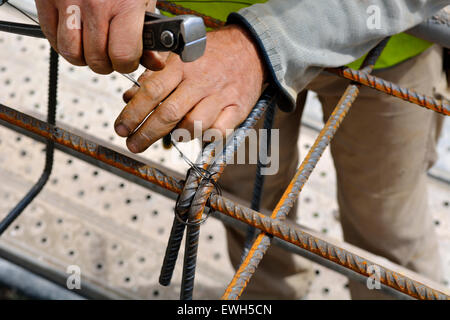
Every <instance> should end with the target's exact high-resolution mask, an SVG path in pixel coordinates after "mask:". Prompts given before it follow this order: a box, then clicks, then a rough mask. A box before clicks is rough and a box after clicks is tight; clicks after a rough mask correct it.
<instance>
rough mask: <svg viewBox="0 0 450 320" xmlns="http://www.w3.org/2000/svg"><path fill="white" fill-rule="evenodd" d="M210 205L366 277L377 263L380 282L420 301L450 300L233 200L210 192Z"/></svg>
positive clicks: (437, 292) (447, 296)
mask: <svg viewBox="0 0 450 320" xmlns="http://www.w3.org/2000/svg"><path fill="white" fill-rule="evenodd" d="M209 204H210V207H211V208H212V209H214V210H216V211H218V212H221V213H223V214H226V215H227V216H230V217H232V218H235V219H237V220H239V221H241V222H244V223H246V224H248V225H251V226H253V227H255V228H257V229H259V230H261V231H262V232H264V233H267V234H270V235H272V236H275V237H277V238H279V239H282V240H285V241H287V242H290V243H292V244H294V245H296V246H298V247H300V248H303V249H305V250H307V251H309V252H312V253H314V254H316V255H319V256H321V257H322V258H325V259H327V260H330V261H332V262H334V263H336V264H338V265H341V266H343V267H345V268H348V269H351V270H353V271H355V272H357V273H359V274H361V275H364V276H365V277H370V276H373V273H371V272H370V270H371V269H372V268H370V269H369V267H370V266H376V267H377V268H379V270H380V279H379V280H380V282H381V283H382V284H384V285H386V286H388V287H391V288H393V289H395V290H397V291H400V292H402V293H405V294H407V295H409V296H411V297H414V298H416V299H421V300H428V299H430V300H450V296H449V295H447V294H446V293H443V292H440V291H438V290H436V289H433V288H430V287H429V286H427V285H425V284H423V283H420V282H418V281H416V280H413V279H410V278H409V277H407V276H404V275H402V274H400V273H398V272H395V271H392V270H390V269H387V268H385V267H383V266H381V265H379V264H377V263H374V262H372V261H370V260H367V259H365V258H363V257H361V256H359V255H356V254H353V253H351V252H349V251H348V250H345V249H342V248H340V247H337V246H335V245H333V244H331V243H329V242H327V241H324V240H322V239H320V238H317V237H315V236H313V235H311V234H309V233H307V232H304V231H302V230H300V229H299V228H298V227H295V226H293V225H292V224H289V223H286V222H283V221H280V220H277V219H272V218H270V217H267V216H265V215H263V214H262V213H259V212H256V211H253V210H251V209H250V208H247V207H244V206H241V205H239V204H236V203H234V202H233V201H231V200H229V199H226V198H225V197H221V196H219V195H216V194H212V195H211V197H210V199H209Z"/></svg>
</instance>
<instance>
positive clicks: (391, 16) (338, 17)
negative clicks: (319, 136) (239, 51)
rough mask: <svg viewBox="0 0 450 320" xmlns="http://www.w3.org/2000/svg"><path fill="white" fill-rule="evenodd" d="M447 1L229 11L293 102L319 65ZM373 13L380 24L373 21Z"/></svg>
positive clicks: (333, 2) (272, 1)
mask: <svg viewBox="0 0 450 320" xmlns="http://www.w3.org/2000/svg"><path fill="white" fill-rule="evenodd" d="M449 4H450V0H269V1H268V2H266V3H263V4H255V5H253V6H251V7H248V8H245V9H242V10H240V11H239V12H238V13H234V14H231V15H230V17H229V19H228V20H229V22H231V23H241V24H244V25H245V26H246V27H247V28H248V29H249V30H250V31H251V32H252V33H253V35H254V36H255V39H256V40H257V42H258V44H259V46H260V49H261V52H262V54H263V56H264V58H265V59H266V62H267V64H268V65H269V69H270V73H271V74H272V78H273V80H274V81H275V83H276V84H278V85H279V86H280V87H281V88H282V89H283V91H284V97H285V98H288V100H290V104H291V106H290V107H288V108H286V109H292V106H293V105H292V103H293V101H294V99H295V97H296V95H297V93H298V92H300V91H301V90H303V89H304V88H305V86H306V85H307V84H308V83H309V82H310V81H311V80H313V79H314V78H315V77H316V76H317V75H318V74H319V73H320V72H321V70H322V69H323V68H325V67H338V66H342V65H346V64H349V63H351V62H353V61H355V60H356V59H358V58H360V57H361V56H363V55H364V54H365V53H367V52H368V51H369V50H370V49H372V48H373V47H374V46H376V45H377V43H378V42H380V41H381V40H382V39H383V38H385V37H387V36H390V35H393V34H397V33H400V32H403V31H405V30H407V29H409V28H411V27H413V26H415V25H417V24H419V23H421V22H422V21H424V20H425V19H427V18H428V17H430V16H431V15H433V14H434V13H436V12H437V11H439V10H440V9H442V8H444V7H445V6H446V5H449ZM377 13H379V18H380V19H379V20H378V22H379V24H378V25H377V23H376V22H377Z"/></svg>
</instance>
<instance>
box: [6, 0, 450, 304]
mask: <svg viewBox="0 0 450 320" xmlns="http://www.w3.org/2000/svg"><path fill="white" fill-rule="evenodd" d="M158 7H159V8H160V9H162V10H165V11H168V12H171V13H173V14H196V15H200V16H202V17H203V18H204V19H205V22H206V25H207V26H208V27H211V28H217V27H221V26H223V25H224V23H223V22H222V21H220V20H216V19H213V18H211V17H206V16H204V15H201V14H199V13H197V12H195V11H192V10H188V9H185V8H182V7H180V6H177V5H174V4H173V3H169V2H166V1H158ZM380 47H382V46H378V47H377V49H376V50H375V51H374V52H372V53H371V54H369V56H368V59H367V60H366V62H365V65H364V66H365V68H363V69H362V70H360V71H355V70H352V69H349V68H344V67H343V68H335V69H327V70H326V71H329V72H332V73H335V74H337V75H338V76H341V77H344V78H346V79H349V80H352V81H353V83H352V84H351V85H350V86H349V87H348V88H347V90H346V92H345V93H344V96H343V97H342V99H341V101H340V102H339V104H338V106H337V107H336V109H335V111H334V113H333V114H332V116H331V117H330V119H329V121H328V122H327V124H326V125H325V127H324V128H323V130H322V132H321V134H320V135H319V137H318V139H317V140H316V143H315V144H314V146H313V147H312V148H311V149H310V151H309V153H308V155H307V157H306V158H305V160H304V161H303V163H302V165H301V166H300V168H299V170H298V171H297V173H296V175H295V176H294V178H293V180H292V182H291V184H290V185H289V186H288V188H287V189H286V191H285V194H284V195H283V197H282V198H281V199H280V201H279V203H278V205H277V207H276V209H275V210H274V211H273V213H272V216H271V217H266V216H264V215H263V214H261V213H259V212H257V211H254V210H251V209H249V208H247V207H244V206H241V205H239V204H237V203H234V202H232V201H231V200H229V199H226V198H225V197H222V196H221V195H219V194H217V193H215V192H213V190H214V183H212V181H211V180H206V183H202V177H201V176H198V175H195V174H192V173H191V171H190V172H189V173H188V177H187V180H186V183H185V182H184V181H180V180H178V179H176V178H173V177H171V176H169V175H166V174H165V173H164V172H162V171H161V170H158V169H156V168H152V167H150V166H147V165H145V164H144V163H142V162H139V161H136V160H134V159H131V158H129V157H127V156H125V155H123V154H120V153H118V152H116V151H113V150H111V149H108V148H106V147H104V146H101V145H99V144H96V143H94V142H92V141H89V140H87V139H84V138H83V137H81V136H79V135H75V134H73V133H71V132H68V131H66V130H64V129H61V128H58V127H56V126H54V125H51V124H49V123H46V122H43V121H40V120H38V119H36V118H33V117H31V116H28V115H26V114H24V113H21V112H19V111H16V110H14V109H11V108H9V107H6V106H4V105H1V104H0V120H3V121H4V122H7V123H9V124H11V125H12V126H14V127H16V128H22V129H24V130H26V131H29V132H32V133H34V134H36V135H38V136H41V137H43V138H45V139H47V141H48V142H54V143H57V144H60V145H63V146H65V147H67V148H70V149H73V150H76V151H77V152H80V153H82V154H84V155H86V156H88V157H92V158H95V159H97V160H99V161H101V162H103V163H105V164H107V165H109V166H113V167H115V168H118V169H120V170H123V171H125V172H128V173H131V174H133V175H135V176H137V177H139V178H141V179H143V180H146V181H149V182H151V183H153V184H155V185H158V186H160V187H162V188H164V189H167V190H169V191H172V192H174V193H176V194H179V195H181V196H180V199H179V201H178V206H177V209H178V210H180V211H179V212H180V213H181V214H182V216H183V219H186V220H187V221H188V223H189V222H191V223H192V222H195V221H197V220H199V219H201V217H202V214H203V212H204V210H205V207H209V208H210V209H212V210H215V211H218V212H221V213H222V214H225V215H227V216H230V217H232V218H234V219H236V220H239V221H242V222H244V223H246V224H247V225H249V226H251V227H254V228H256V229H259V230H261V231H262V233H261V234H260V235H259V236H258V237H257V239H256V240H255V242H254V245H253V247H252V249H251V250H250V252H249V254H248V255H247V257H246V259H245V261H244V262H243V264H242V266H241V268H240V269H239V270H238V272H237V273H236V275H235V277H234V278H233V281H232V282H231V284H230V286H228V288H227V290H226V292H225V295H224V297H223V298H225V299H237V298H239V296H240V294H241V293H242V291H243V290H244V289H245V286H246V284H247V283H248V281H249V280H250V277H251V274H252V273H253V272H254V271H255V270H256V267H257V265H258V263H259V261H260V260H261V259H262V257H263V255H264V252H265V251H266V250H267V248H268V246H269V245H270V243H271V237H273V236H274V237H277V238H279V239H282V240H284V241H287V242H289V243H292V244H293V245H296V246H298V247H300V248H302V249H305V250H307V251H309V252H311V253H313V254H315V255H318V256H320V257H322V258H324V259H326V260H329V261H332V262H334V263H336V264H338V265H340V266H343V267H345V268H347V269H350V270H353V271H355V272H357V273H359V274H361V275H363V276H365V277H370V276H371V273H370V272H369V271H368V267H369V266H378V267H379V269H380V271H381V278H380V282H381V283H382V284H384V285H386V286H388V287H390V288H393V289H395V290H397V291H399V292H402V293H405V294H407V295H409V296H411V297H414V298H417V299H447V300H450V296H449V295H447V294H445V293H443V292H440V291H438V290H435V289H433V288H431V287H429V286H427V285H424V284H422V283H420V282H418V281H415V280H414V279H411V278H408V277H406V276H404V275H402V274H399V273H396V272H394V271H392V270H389V269H387V268H385V267H383V266H381V265H378V264H376V263H373V262H371V261H369V260H366V259H364V258H362V257H360V256H358V255H355V254H353V253H351V252H349V251H348V250H344V249H341V248H339V247H337V246H335V245H333V244H330V243H328V242H326V241H324V240H321V239H319V238H317V237H314V236H312V235H310V234H308V233H306V232H304V231H302V230H300V229H299V228H298V227H294V226H292V225H290V224H288V223H286V222H283V221H282V220H283V219H284V218H285V217H286V216H287V214H288V212H289V210H290V209H291V208H292V206H293V204H294V202H295V200H296V199H297V197H298V195H299V193H300V192H301V190H302V188H303V186H304V184H305V183H306V181H307V180H308V177H309V176H310V174H311V172H312V170H313V169H314V167H315V165H316V163H317V162H318V160H319V158H320V156H321V154H322V153H323V151H324V150H325V149H326V147H327V145H328V144H329V142H330V140H331V139H332V137H333V135H334V134H335V132H336V131H337V129H338V127H339V125H340V123H341V122H342V120H343V119H344V117H345V115H346V113H347V112H348V110H349V108H350V107H351V104H352V103H353V101H354V100H355V99H356V97H357V95H358V91H359V86H360V85H364V86H368V87H371V88H374V89H376V90H379V91H382V92H384V93H387V94H390V95H393V96H395V97H398V98H401V99H404V100H407V101H409V102H412V103H414V104H417V105H419V106H422V107H425V108H428V109H430V110H433V111H435V112H438V113H442V114H444V115H450V112H449V110H450V108H449V102H448V101H446V100H442V101H440V100H436V99H433V98H431V97H428V96H425V95H421V94H418V93H416V92H414V91H412V90H409V89H405V88H401V87H399V86H397V85H395V84H393V83H390V82H388V81H385V80H383V79H379V78H377V77H373V76H370V75H369V72H370V71H371V70H372V67H373V65H374V60H373V59H374V57H375V56H377V55H378V54H379V48H380ZM264 98H267V97H263V99H261V100H260V103H262V102H263V101H264ZM269 98H270V99H269V100H273V99H275V94H274V93H271V94H270V97H269ZM257 109H258V108H255V109H254V110H257ZM251 119H252V117H251V116H250V117H249V119H247V121H251ZM255 123H256V121H255ZM255 123H252V124H251V126H249V128H250V127H252V126H253V125H254V124H255ZM242 139H243V138H242ZM231 149H233V152H234V147H233V148H231ZM231 149H229V148H228V146H227V147H225V148H224V152H225V154H226V157H228V156H229V153H228V152H229V151H230V150H231ZM226 150H228V152H227V151H226ZM205 155H206V158H205V157H204V156H205ZM214 157H215V153H214V150H213V149H212V147H211V148H209V149H208V147H207V148H205V150H204V151H203V153H202V157H201V161H200V162H199V164H200V167H202V168H203V169H204V170H208V171H210V172H211V173H212V176H211V177H212V180H213V181H217V180H218V178H219V177H220V174H221V173H222V172H223V170H224V167H225V163H223V162H219V161H213V160H214ZM174 221H177V220H174ZM175 223H176V222H175ZM175 223H174V226H175ZM181 226H183V228H181V227H179V228H175V229H173V230H172V231H173V234H174V235H178V237H176V239H175V241H180V242H181V237H182V234H183V232H184V227H185V225H184V224H181ZM181 229H182V230H181ZM199 231H200V228H199V226H198V225H189V226H188V240H187V242H186V254H185V267H184V271H183V273H184V275H183V289H182V298H184V299H186V298H188V299H189V298H192V290H193V284H194V276H195V261H196V254H197V247H198V234H199ZM180 234H181V237H180V236H179V235H180ZM171 235H172V234H171ZM169 244H170V242H169ZM169 249H170V250H169ZM175 249H176V246H175V247H170V246H168V249H167V250H168V253H166V257H167V255H168V254H174V252H175V251H176V253H177V254H178V249H179V245H178V249H176V250H175ZM175 262H176V256H175V258H174V259H173V257H172V259H171V261H169V262H167V263H168V264H169V265H170V264H173V265H174V264H175ZM165 263H166V261H165ZM163 269H164V268H163ZM169 269H170V268H169ZM172 272H173V270H172ZM168 276H169V274H166V278H164V277H163V273H162V274H161V278H162V279H165V281H167V279H168V282H170V277H171V274H170V277H168ZM183 292H184V293H183Z"/></svg>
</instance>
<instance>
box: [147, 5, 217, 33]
mask: <svg viewBox="0 0 450 320" xmlns="http://www.w3.org/2000/svg"><path fill="white" fill-rule="evenodd" d="M156 7H157V8H158V9H160V10H162V11H166V12H170V13H171V14H174V15H182V14H192V15H196V16H199V17H202V18H203V21H205V25H206V26H207V27H209V28H213V29H217V28H220V27H223V26H225V22H223V21H221V20H218V19H214V18H212V17H210V16H207V15H204V14H202V13H200V12H197V11H194V10H191V9H188V8H184V7H182V6H180V5H177V4H175V3H172V2H169V1H158V2H157V4H156Z"/></svg>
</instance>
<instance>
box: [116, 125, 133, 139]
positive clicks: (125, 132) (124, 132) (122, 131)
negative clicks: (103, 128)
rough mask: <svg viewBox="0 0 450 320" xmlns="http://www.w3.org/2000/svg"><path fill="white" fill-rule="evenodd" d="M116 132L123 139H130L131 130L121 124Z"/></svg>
mask: <svg viewBox="0 0 450 320" xmlns="http://www.w3.org/2000/svg"><path fill="white" fill-rule="evenodd" d="M115 130H116V132H117V134H118V135H119V136H121V137H128V135H129V134H130V130H128V128H127V127H126V126H125V125H124V124H121V123H120V124H118V125H117V126H116V127H115Z"/></svg>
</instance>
